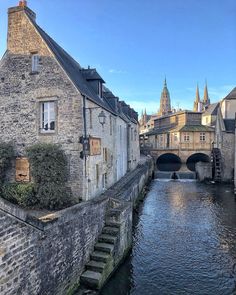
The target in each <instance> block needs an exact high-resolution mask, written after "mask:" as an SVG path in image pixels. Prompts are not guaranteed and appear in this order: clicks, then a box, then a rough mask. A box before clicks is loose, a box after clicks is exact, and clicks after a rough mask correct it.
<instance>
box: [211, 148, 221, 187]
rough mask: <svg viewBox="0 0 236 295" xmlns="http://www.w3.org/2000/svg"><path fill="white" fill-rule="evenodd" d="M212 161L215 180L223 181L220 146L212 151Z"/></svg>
mask: <svg viewBox="0 0 236 295" xmlns="http://www.w3.org/2000/svg"><path fill="white" fill-rule="evenodd" d="M211 162H212V164H213V169H214V181H216V182H220V181H221V152H220V149H218V148H213V150H212V153H211Z"/></svg>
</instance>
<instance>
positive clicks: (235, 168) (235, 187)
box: [234, 113, 236, 195]
mask: <svg viewBox="0 0 236 295" xmlns="http://www.w3.org/2000/svg"><path fill="white" fill-rule="evenodd" d="M235 122H236V113H235ZM234 128H235V129H234V194H235V195H236V155H235V152H236V123H235V126H234Z"/></svg>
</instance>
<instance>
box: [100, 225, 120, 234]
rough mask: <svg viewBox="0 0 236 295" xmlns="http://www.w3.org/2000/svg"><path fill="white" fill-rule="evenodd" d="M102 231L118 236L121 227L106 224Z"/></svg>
mask: <svg viewBox="0 0 236 295" xmlns="http://www.w3.org/2000/svg"><path fill="white" fill-rule="evenodd" d="M102 233H103V234H110V235H113V236H116V235H117V234H118V233H119V228H117V227H113V226H104V228H103V229H102Z"/></svg>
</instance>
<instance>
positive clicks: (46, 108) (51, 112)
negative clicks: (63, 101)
mask: <svg viewBox="0 0 236 295" xmlns="http://www.w3.org/2000/svg"><path fill="white" fill-rule="evenodd" d="M40 120H41V128H40V130H41V131H42V132H54V131H55V101H49V102H41V107H40Z"/></svg>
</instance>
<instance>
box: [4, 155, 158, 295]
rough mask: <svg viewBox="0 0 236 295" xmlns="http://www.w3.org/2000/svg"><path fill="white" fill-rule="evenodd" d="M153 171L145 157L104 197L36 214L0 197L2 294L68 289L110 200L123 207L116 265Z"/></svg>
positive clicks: (52, 294)
mask: <svg viewBox="0 0 236 295" xmlns="http://www.w3.org/2000/svg"><path fill="white" fill-rule="evenodd" d="M152 172H153V162H152V159H151V158H149V159H148V160H147V158H145V159H144V160H143V162H142V163H140V164H139V165H138V167H137V168H136V169H135V170H133V171H131V172H130V173H128V174H127V175H126V176H125V177H123V178H122V179H121V180H120V181H119V182H118V183H116V184H115V185H114V186H113V187H111V188H110V189H109V190H108V191H106V193H104V194H103V195H102V196H100V197H97V198H95V199H92V200H90V201H87V202H84V203H81V204H77V205H75V206H73V207H70V208H67V209H64V210H61V211H57V212H55V213H51V214H48V215H42V214H41V215H42V217H37V218H36V217H34V216H33V215H32V214H29V212H28V211H26V210H23V209H21V208H19V207H18V206H15V205H12V204H10V203H8V202H7V201H5V200H3V199H0V294H1V295H17V294H19V295H22V294H24V295H65V294H67V292H68V290H69V289H70V288H71V287H73V286H74V285H75V284H76V283H77V282H78V281H79V277H80V275H81V273H82V272H83V270H84V266H85V264H86V262H87V261H88V260H89V256H90V254H91V252H92V251H93V248H94V245H95V243H96V241H97V239H98V236H99V235H100V233H101V232H102V228H103V226H104V223H105V220H106V217H107V215H106V214H107V210H108V209H109V207H110V206H111V204H110V202H111V199H113V200H114V201H113V202H117V203H118V204H119V206H120V204H121V205H122V206H123V209H122V214H121V216H120V220H119V221H120V222H121V228H120V233H121V234H120V240H119V244H118V248H117V252H116V255H115V264H114V265H115V266H117V265H118V264H119V262H120V261H121V260H122V259H123V257H124V255H125V254H126V253H127V251H128V249H129V248H130V246H131V243H132V209H133V206H134V204H135V203H136V201H137V199H138V196H139V195H140V194H141V193H142V190H143V186H144V185H145V184H146V182H147V181H148V179H150V177H151V176H152ZM113 207H114V206H113ZM38 213H40V212H38Z"/></svg>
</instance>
